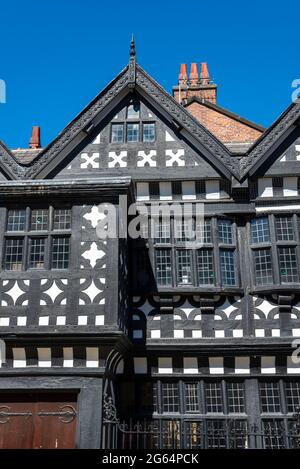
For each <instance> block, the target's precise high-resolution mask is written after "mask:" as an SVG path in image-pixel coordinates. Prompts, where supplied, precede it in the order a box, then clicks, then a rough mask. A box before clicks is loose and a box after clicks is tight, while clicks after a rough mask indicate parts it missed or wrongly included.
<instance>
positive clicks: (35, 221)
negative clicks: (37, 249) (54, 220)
mask: <svg viewBox="0 0 300 469" xmlns="http://www.w3.org/2000/svg"><path fill="white" fill-rule="evenodd" d="M48 216H49V211H48V209H35V210H32V211H31V223H30V228H31V230H32V231H46V230H48Z"/></svg>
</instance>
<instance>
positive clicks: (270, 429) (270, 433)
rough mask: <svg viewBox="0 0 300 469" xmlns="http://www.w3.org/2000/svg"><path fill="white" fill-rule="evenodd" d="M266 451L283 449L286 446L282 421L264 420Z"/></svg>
mask: <svg viewBox="0 0 300 469" xmlns="http://www.w3.org/2000/svg"><path fill="white" fill-rule="evenodd" d="M263 434H264V449H282V448H284V447H285V445H284V423H283V421H282V420H278V419H276V420H275V419H274V420H263Z"/></svg>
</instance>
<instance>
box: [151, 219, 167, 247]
mask: <svg viewBox="0 0 300 469" xmlns="http://www.w3.org/2000/svg"><path fill="white" fill-rule="evenodd" d="M154 242H155V243H156V244H162V243H169V242H170V220H155V225H154Z"/></svg>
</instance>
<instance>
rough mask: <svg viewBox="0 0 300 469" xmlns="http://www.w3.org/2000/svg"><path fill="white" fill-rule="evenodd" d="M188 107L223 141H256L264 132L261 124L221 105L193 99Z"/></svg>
mask: <svg viewBox="0 0 300 469" xmlns="http://www.w3.org/2000/svg"><path fill="white" fill-rule="evenodd" d="M186 109H187V110H188V111H189V112H190V113H191V114H192V115H193V116H194V117H195V118H196V119H197V120H198V121H199V122H200V123H201V124H202V125H203V126H204V127H205V128H206V129H208V130H209V131H210V132H211V133H212V134H213V135H215V136H216V137H217V138H218V139H219V140H221V141H222V142H223V143H229V142H230V143H244V142H254V141H255V140H257V139H258V138H259V137H260V136H261V135H262V132H263V129H262V128H261V127H260V126H257V125H254V124H252V123H251V122H249V121H247V120H246V119H242V118H240V117H239V116H235V115H234V114H233V113H230V112H228V111H225V110H223V109H222V108H220V107H219V106H215V105H211V104H208V103H201V102H199V101H198V100H193V101H191V102H190V103H188V104H187V105H186Z"/></svg>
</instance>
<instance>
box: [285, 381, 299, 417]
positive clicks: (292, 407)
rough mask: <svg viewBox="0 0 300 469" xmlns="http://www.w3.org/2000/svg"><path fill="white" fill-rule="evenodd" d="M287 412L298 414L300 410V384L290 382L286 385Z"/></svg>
mask: <svg viewBox="0 0 300 469" xmlns="http://www.w3.org/2000/svg"><path fill="white" fill-rule="evenodd" d="M285 396H286V406H287V411H288V412H291V413H296V412H297V411H298V410H299V409H300V383H297V382H294V381H288V382H287V383H285Z"/></svg>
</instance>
